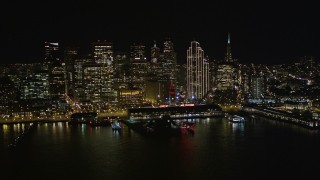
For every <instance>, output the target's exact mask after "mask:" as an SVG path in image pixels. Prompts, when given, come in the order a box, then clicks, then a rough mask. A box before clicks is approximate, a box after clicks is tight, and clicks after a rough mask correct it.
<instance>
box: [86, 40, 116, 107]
mask: <svg viewBox="0 0 320 180" xmlns="http://www.w3.org/2000/svg"><path fill="white" fill-rule="evenodd" d="M92 47H93V59H94V62H93V63H85V64H83V65H82V84H83V87H84V93H85V96H86V100H88V101H89V102H90V103H91V104H92V105H96V106H95V107H94V108H97V109H100V108H102V107H103V106H104V105H106V104H108V103H112V102H114V101H115V98H116V93H115V90H114V87H113V84H114V61H113V45H112V43H111V42H107V41H97V42H94V43H92Z"/></svg>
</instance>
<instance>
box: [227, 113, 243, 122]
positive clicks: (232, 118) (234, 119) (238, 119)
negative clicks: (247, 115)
mask: <svg viewBox="0 0 320 180" xmlns="http://www.w3.org/2000/svg"><path fill="white" fill-rule="evenodd" d="M228 120H229V122H233V123H242V122H244V121H245V120H244V117H242V116H238V115H229V116H228Z"/></svg>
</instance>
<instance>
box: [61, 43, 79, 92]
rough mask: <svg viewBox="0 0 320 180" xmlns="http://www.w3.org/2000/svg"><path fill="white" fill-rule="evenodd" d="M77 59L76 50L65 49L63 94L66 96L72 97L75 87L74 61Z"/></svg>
mask: <svg viewBox="0 0 320 180" xmlns="http://www.w3.org/2000/svg"><path fill="white" fill-rule="evenodd" d="M77 58H78V50H77V48H70V47H69V48H67V49H66V50H65V54H64V62H65V78H66V83H65V92H66V94H67V95H68V96H70V97H74V96H73V95H74V90H75V89H74V85H75V68H74V67H75V61H76V59H77Z"/></svg>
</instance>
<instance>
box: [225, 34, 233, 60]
mask: <svg viewBox="0 0 320 180" xmlns="http://www.w3.org/2000/svg"><path fill="white" fill-rule="evenodd" d="M225 61H226V62H233V60H232V54H231V42H230V33H229V34H228V44H227V52H226V55H225Z"/></svg>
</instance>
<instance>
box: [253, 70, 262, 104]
mask: <svg viewBox="0 0 320 180" xmlns="http://www.w3.org/2000/svg"><path fill="white" fill-rule="evenodd" d="M251 93H252V97H253V98H254V99H260V98H263V96H264V81H263V77H262V76H260V75H254V76H252V78H251Z"/></svg>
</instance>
